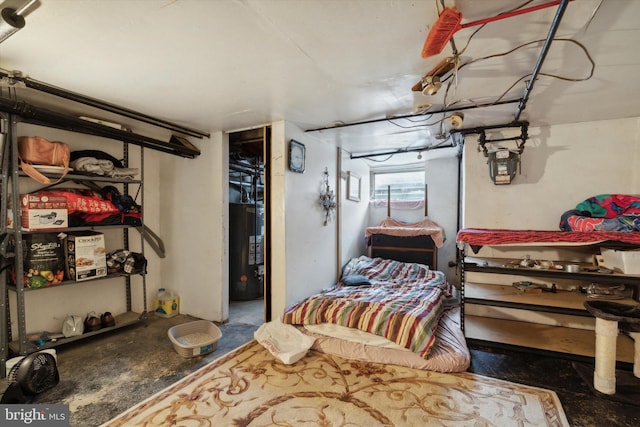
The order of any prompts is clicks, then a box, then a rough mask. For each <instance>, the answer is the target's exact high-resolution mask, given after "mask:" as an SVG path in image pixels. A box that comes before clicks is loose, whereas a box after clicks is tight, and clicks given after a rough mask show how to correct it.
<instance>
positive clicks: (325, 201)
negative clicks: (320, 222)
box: [320, 168, 338, 225]
mask: <svg viewBox="0 0 640 427" xmlns="http://www.w3.org/2000/svg"><path fill="white" fill-rule="evenodd" d="M320 206H321V207H322V209H324V225H327V224H328V223H329V219H330V218H331V214H332V213H333V211H335V210H336V207H337V206H338V204H337V203H336V195H335V193H334V192H333V190H332V189H331V186H330V185H329V171H328V169H327V168H324V181H323V183H322V190H321V192H320Z"/></svg>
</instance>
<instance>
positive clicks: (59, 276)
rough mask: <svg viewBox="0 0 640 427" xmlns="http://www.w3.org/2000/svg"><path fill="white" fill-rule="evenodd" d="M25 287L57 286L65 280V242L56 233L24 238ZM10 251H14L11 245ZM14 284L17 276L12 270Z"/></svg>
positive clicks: (26, 235) (29, 235) (32, 235)
mask: <svg viewBox="0 0 640 427" xmlns="http://www.w3.org/2000/svg"><path fill="white" fill-rule="evenodd" d="M22 241H23V244H22V249H23V251H22V253H23V261H24V263H23V268H24V271H23V274H22V280H23V285H24V287H26V288H43V287H47V286H55V285H57V284H59V283H61V282H62V280H63V279H64V267H65V261H64V242H63V240H62V239H61V238H60V236H58V235H57V234H56V233H40V234H25V235H24V236H22ZM10 249H11V250H14V246H13V245H12V244H11V245H10ZM11 276H12V279H13V283H16V274H15V271H14V270H13V268H12V269H11Z"/></svg>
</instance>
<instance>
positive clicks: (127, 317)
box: [9, 311, 147, 354]
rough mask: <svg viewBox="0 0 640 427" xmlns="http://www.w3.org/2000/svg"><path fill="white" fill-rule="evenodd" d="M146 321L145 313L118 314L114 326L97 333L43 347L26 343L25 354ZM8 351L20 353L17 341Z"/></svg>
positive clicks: (13, 342) (99, 330) (88, 333)
mask: <svg viewBox="0 0 640 427" xmlns="http://www.w3.org/2000/svg"><path fill="white" fill-rule="evenodd" d="M145 320H147V313H142V314H141V313H136V312H133V311H129V312H126V313H122V314H119V315H117V316H115V321H116V326H111V327H108V328H102V329H98V330H97V331H93V332H85V333H84V334H82V335H77V336H74V337H68V338H60V339H58V340H56V341H47V342H46V343H45V344H44V345H37V344H33V343H28V344H27V346H26V351H25V352H26V353H27V354H28V353H34V352H36V351H41V350H45V349H47V348H54V347H58V346H61V345H64V344H67V343H70V342H73V341H77V340H80V339H84V338H88V337H90V336H93V335H100V334H103V333H105V332H110V331H113V330H116V329H120V328H124V327H126V326H131V325H134V324H136V323H139V322H143V321H145ZM9 349H11V351H12V352H13V353H15V354H19V353H20V343H19V342H18V341H12V342H10V343H9Z"/></svg>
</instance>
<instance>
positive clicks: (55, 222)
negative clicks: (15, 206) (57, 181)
mask: <svg viewBox="0 0 640 427" xmlns="http://www.w3.org/2000/svg"><path fill="white" fill-rule="evenodd" d="M20 210H21V215H22V223H21V226H22V229H23V230H27V231H37V230H53V229H57V228H67V227H68V226H69V217H68V211H67V199H66V198H65V197H64V196H49V195H46V194H21V195H20Z"/></svg>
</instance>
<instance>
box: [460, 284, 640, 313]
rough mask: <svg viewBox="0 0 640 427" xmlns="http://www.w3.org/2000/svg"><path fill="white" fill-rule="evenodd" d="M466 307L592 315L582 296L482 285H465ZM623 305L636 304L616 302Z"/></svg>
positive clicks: (623, 300) (562, 292)
mask: <svg viewBox="0 0 640 427" xmlns="http://www.w3.org/2000/svg"><path fill="white" fill-rule="evenodd" d="M464 293H465V303H467V304H480V305H492V306H497V307H509V308H517V309H523V310H533V311H541V312H549V313H559V314H569V315H575V316H587V317H592V315H591V314H590V313H589V312H588V311H587V310H586V309H585V307H584V302H585V301H587V300H588V299H589V298H587V296H586V295H585V294H582V293H579V292H571V291H562V290H558V291H557V292H556V293H552V292H547V291H545V292H542V293H531V292H521V291H519V290H517V289H516V288H514V287H513V286H509V285H493V284H483V283H472V282H466V283H465V291H464ZM616 302H620V303H623V304H634V303H635V301H634V300H632V299H631V298H625V299H621V300H616Z"/></svg>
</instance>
